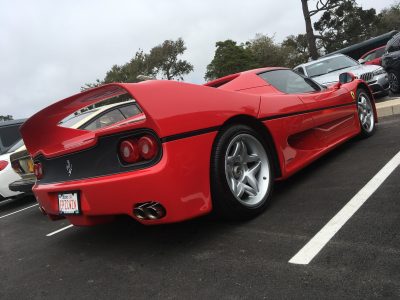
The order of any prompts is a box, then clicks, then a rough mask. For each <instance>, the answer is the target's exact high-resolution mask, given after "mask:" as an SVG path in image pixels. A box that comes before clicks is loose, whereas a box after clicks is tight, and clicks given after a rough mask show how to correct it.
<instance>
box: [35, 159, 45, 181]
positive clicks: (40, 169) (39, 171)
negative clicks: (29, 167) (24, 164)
mask: <svg viewBox="0 0 400 300" xmlns="http://www.w3.org/2000/svg"><path fill="white" fill-rule="evenodd" d="M33 173H34V174H35V176H36V178H37V179H42V178H43V167H42V164H41V163H35V164H34V165H33Z"/></svg>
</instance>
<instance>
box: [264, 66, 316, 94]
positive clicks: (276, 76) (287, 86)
mask: <svg viewBox="0 0 400 300" xmlns="http://www.w3.org/2000/svg"><path fill="white" fill-rule="evenodd" d="M259 76H260V77H261V78H262V79H264V80H265V81H266V82H268V83H270V84H271V85H272V86H274V87H275V88H276V89H278V90H279V91H281V92H284V93H287V94H301V93H310V92H315V91H320V90H321V88H320V86H319V85H318V84H317V83H315V82H314V81H312V80H311V79H309V78H306V77H303V76H301V75H299V74H298V73H296V72H294V71H292V70H273V71H267V72H264V73H261V74H259Z"/></svg>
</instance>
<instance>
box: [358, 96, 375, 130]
mask: <svg viewBox="0 0 400 300" xmlns="http://www.w3.org/2000/svg"><path fill="white" fill-rule="evenodd" d="M363 98H364V99H366V101H367V106H368V107H363V106H360V105H361V104H360V102H362V100H361V99H363ZM357 109H358V121H359V122H360V127H361V132H360V136H361V138H367V137H370V136H372V135H373V134H374V133H375V131H376V119H375V115H374V110H373V99H372V98H371V96H370V94H369V93H368V92H367V91H366V90H365V89H363V88H359V89H357ZM363 109H364V110H363ZM365 110H366V112H367V113H370V114H371V117H372V120H371V123H372V125H370V126H368V125H366V124H365V123H364V122H363V119H362V116H363V115H364V112H365Z"/></svg>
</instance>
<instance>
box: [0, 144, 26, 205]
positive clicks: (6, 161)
mask: <svg viewBox="0 0 400 300" xmlns="http://www.w3.org/2000/svg"><path fill="white" fill-rule="evenodd" d="M23 145H24V143H23V141H22V139H21V140H20V141H18V142H17V143H16V144H15V145H14V146H13V147H11V148H10V149H9V150H8V152H7V153H5V154H2V155H0V201H1V200H4V199H6V198H10V197H14V196H18V195H20V194H22V193H21V192H13V191H11V190H10V189H9V188H8V186H9V184H10V183H11V182H14V181H16V180H18V179H21V176H19V175H18V174H17V173H15V172H14V170H13V168H12V167H11V162H10V155H11V154H13V153H14V152H16V151H19V150H20V149H21V147H23Z"/></svg>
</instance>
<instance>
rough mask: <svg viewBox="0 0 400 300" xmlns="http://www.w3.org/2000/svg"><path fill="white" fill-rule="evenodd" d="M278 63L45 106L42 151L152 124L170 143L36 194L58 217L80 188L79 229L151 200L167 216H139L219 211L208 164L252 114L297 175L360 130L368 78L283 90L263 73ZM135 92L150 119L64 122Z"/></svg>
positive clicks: (32, 134) (33, 140)
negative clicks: (226, 131)
mask: <svg viewBox="0 0 400 300" xmlns="http://www.w3.org/2000/svg"><path fill="white" fill-rule="evenodd" d="M273 69H278V68H264V69H257V70H251V71H247V72H243V73H239V74H234V75H230V76H227V77H225V78H222V79H218V80H216V81H213V82H211V83H208V84H206V85H205V86H200V85H194V84H188V83H183V82H175V81H162V80H157V81H147V82H142V83H131V84H110V85H105V86H102V87H99V88H95V89H92V90H89V91H86V92H83V93H80V94H77V95H75V96H72V97H69V98H66V99H64V100H62V101H59V102H57V103H55V104H53V105H51V106H49V107H47V108H45V109H44V110H42V111H40V112H38V113H37V114H35V115H34V116H33V117H31V118H30V119H29V120H28V121H26V122H25V124H24V125H23V127H22V130H21V131H22V135H23V138H24V141H25V144H26V146H27V148H28V151H29V152H30V153H31V155H32V156H34V157H35V156H37V155H43V156H45V157H46V158H52V157H60V156H62V155H65V154H69V153H76V152H77V151H80V150H83V149H87V148H89V147H93V146H95V145H96V143H97V141H98V139H99V137H102V136H106V135H110V134H113V133H118V132H121V131H128V130H129V131H134V130H135V129H143V128H145V129H151V130H153V131H154V132H155V134H156V135H157V136H158V137H159V138H160V139H161V140H162V141H163V143H162V149H163V154H162V157H161V160H160V161H159V162H158V163H156V164H155V165H152V166H150V167H147V168H144V169H140V170H134V171H129V172H125V173H119V174H112V175H107V176H102V177H97V178H91V179H82V180H76V181H66V182H61V183H51V184H40V182H39V183H37V184H36V185H35V186H34V188H33V191H34V193H35V195H36V196H37V199H38V201H39V203H40V205H41V206H42V207H43V208H44V210H45V211H46V212H47V214H48V215H49V216H50V218H56V217H58V202H57V193H59V192H68V191H76V190H77V191H79V192H80V196H81V198H80V199H81V202H82V203H81V208H82V215H80V216H67V218H68V219H69V220H70V222H71V223H73V224H75V225H92V224H96V223H100V222H105V221H109V220H110V219H112V218H113V216H115V215H129V216H131V217H133V218H135V216H134V215H133V207H134V205H136V204H138V203H143V202H148V201H156V202H159V203H161V204H162V205H163V206H164V207H165V209H166V212H167V213H166V216H165V217H163V218H162V219H159V220H138V221H140V222H142V223H144V224H159V223H170V222H177V221H182V220H186V219H190V218H193V217H196V216H199V215H203V214H206V213H209V212H210V211H211V209H212V201H211V193H210V168H209V166H210V158H211V152H212V147H213V143H214V141H215V138H216V135H217V133H218V130H219V128H220V127H221V126H223V125H224V123H226V122H227V121H228V120H230V119H231V118H232V117H236V116H243V115H244V116H247V117H250V118H253V119H254V120H256V121H257V122H260V124H263V125H264V126H265V130H266V131H268V133H269V134H270V136H271V137H272V143H273V145H274V147H275V150H276V154H277V157H278V160H279V161H278V163H279V166H280V171H281V177H280V178H278V179H284V178H287V177H289V176H290V175H292V174H294V173H295V172H297V171H298V170H300V169H301V168H303V167H304V166H306V165H308V164H310V163H311V162H312V161H314V160H315V159H317V158H318V157H320V156H321V155H323V154H324V153H326V152H327V151H329V150H331V149H333V148H334V147H336V146H337V145H339V144H340V143H343V142H344V141H346V140H348V139H349V138H351V137H353V136H354V135H356V134H358V133H359V132H360V125H359V122H358V113H357V107H356V105H355V100H354V99H353V97H352V95H351V92H352V93H356V90H357V87H358V86H359V85H360V84H364V83H363V82H362V81H361V80H358V79H356V80H354V81H353V82H351V83H348V84H344V85H342V86H340V87H338V86H336V87H331V88H328V89H326V90H323V91H321V92H315V93H309V94H297V95H295V94H284V93H282V92H280V91H277V90H276V89H275V88H274V87H273V86H272V85H270V84H269V83H268V82H265V81H264V80H262V79H261V78H260V77H259V76H257V74H258V73H260V72H264V71H267V70H273ZM212 86H214V87H212ZM217 86H218V88H215V87H217ZM126 92H129V93H130V94H131V95H132V97H133V98H134V99H135V100H136V101H137V103H138V104H139V106H140V107H141V109H142V110H143V113H144V115H145V119H144V120H139V121H137V122H131V121H132V119H127V120H125V121H122V122H119V123H116V124H114V125H112V126H110V127H106V128H104V129H101V130H97V131H85V130H77V129H69V128H63V127H60V126H58V123H59V122H60V121H61V120H62V119H64V118H65V117H66V116H68V115H70V114H71V113H73V112H74V111H77V110H78V109H81V108H83V107H86V106H88V105H90V104H93V103H97V102H99V101H101V100H103V99H105V98H108V97H110V96H111V95H119V94H122V93H126ZM371 95H372V94H371ZM375 115H376V110H375ZM44 132H45V133H46V134H43V133H44ZM171 136H172V137H173V138H171ZM116 155H117V153H116ZM61 171H62V170H60V172H61ZM44 172H45V171H44Z"/></svg>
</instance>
